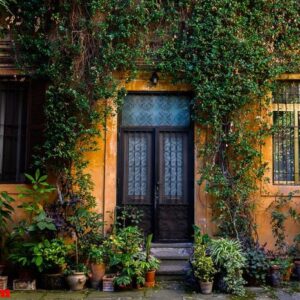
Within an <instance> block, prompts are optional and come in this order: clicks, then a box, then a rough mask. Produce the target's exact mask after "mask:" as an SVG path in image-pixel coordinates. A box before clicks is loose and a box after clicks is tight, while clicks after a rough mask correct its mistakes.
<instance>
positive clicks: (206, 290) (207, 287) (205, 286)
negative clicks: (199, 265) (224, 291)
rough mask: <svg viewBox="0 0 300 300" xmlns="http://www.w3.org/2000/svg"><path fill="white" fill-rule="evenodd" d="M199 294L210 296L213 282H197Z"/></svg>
mask: <svg viewBox="0 0 300 300" xmlns="http://www.w3.org/2000/svg"><path fill="white" fill-rule="evenodd" d="M199 284H200V288H201V293H202V294H204V295H208V294H211V292H212V288H213V282H203V281H199Z"/></svg>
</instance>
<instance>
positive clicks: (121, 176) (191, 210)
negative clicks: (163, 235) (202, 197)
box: [116, 91, 195, 243]
mask: <svg viewBox="0 0 300 300" xmlns="http://www.w3.org/2000/svg"><path fill="white" fill-rule="evenodd" d="M130 94H133V95H145V96H146V95H178V96H181V95H185V96H191V93H190V92H151V91H150V92H144V91H136V92H135V91H130V92H129V93H128V95H130ZM121 124H122V110H121V111H120V113H119V114H118V124H117V185H116V186H117V205H118V206H120V207H121V206H122V205H123V204H122V196H123V185H122V183H123V180H124V172H123V166H124V159H123V158H124V155H123V151H122V145H123V144H124V134H123V132H124V131H127V132H128V131H131V130H132V131H135V132H137V131H148V132H152V133H153V143H152V153H153V154H154V158H153V159H154V172H152V178H151V179H152V186H151V191H152V193H153V191H155V187H156V183H157V178H158V172H159V168H158V167H159V166H158V161H159V160H158V155H159V146H158V145H159V143H158V142H156V143H155V142H154V141H158V138H159V132H160V131H170V132H172V131H175V132H176V131H177V132H180V131H183V132H188V151H190V152H191V155H188V169H189V170H190V176H189V178H188V189H189V195H188V197H189V198H188V201H189V203H188V204H189V211H188V220H187V221H188V226H189V228H190V232H189V236H190V239H189V240H187V242H188V241H192V233H193V228H192V225H193V224H194V223H195V220H194V217H195V216H194V199H195V191H194V180H195V157H194V151H195V148H194V147H195V146H194V122H193V121H192V118H191V121H190V126H189V127H180V126H178V127H176V126H124V127H122V126H121ZM188 154H189V153H188ZM151 197H154V194H152V195H151ZM157 205H158V203H157V201H153V203H152V204H151V206H152V208H153V212H152V216H151V220H152V224H151V226H152V233H153V241H154V242H162V243H171V242H178V241H179V240H171V239H170V240H168V241H167V242H166V241H159V240H157V237H158V232H157V231H158V224H157V222H156V221H157V216H156V214H157V210H156V209H157Z"/></svg>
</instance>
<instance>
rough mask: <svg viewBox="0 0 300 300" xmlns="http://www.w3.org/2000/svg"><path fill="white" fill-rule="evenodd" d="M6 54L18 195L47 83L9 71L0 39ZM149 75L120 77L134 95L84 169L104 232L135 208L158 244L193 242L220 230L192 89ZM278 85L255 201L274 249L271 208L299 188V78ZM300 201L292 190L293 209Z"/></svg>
mask: <svg viewBox="0 0 300 300" xmlns="http://www.w3.org/2000/svg"><path fill="white" fill-rule="evenodd" d="M1 50H2V52H1V53H2V56H1V61H0V81H1V82H0V190H2V191H7V192H9V193H10V194H12V195H17V194H18V189H17V188H18V186H19V185H22V184H24V176H23V173H24V171H25V170H26V166H27V165H28V164H29V163H30V157H31V152H32V149H33V147H34V145H36V144H37V143H39V142H40V138H41V132H42V130H43V125H42V124H43V115H42V103H43V101H44V97H45V93H44V91H45V83H43V82H33V81H30V82H29V81H27V79H26V77H24V76H22V74H20V72H19V71H18V70H17V69H15V68H14V67H13V63H12V61H10V55H9V51H10V50H9V41H2V42H1ZM152 75H153V73H152V72H140V74H139V75H138V76H137V77H136V79H135V80H133V81H131V82H129V83H126V82H125V80H124V81H122V80H121V85H122V86H124V87H125V88H126V90H127V91H128V95H127V96H126V98H125V101H124V106H123V109H122V112H121V113H119V114H115V115H110V116H108V117H107V119H106V128H107V130H103V132H102V136H101V137H99V138H98V140H97V142H98V145H99V150H97V151H95V152H91V153H89V154H87V158H88V160H89V162H90V163H89V167H88V169H87V172H88V173H89V174H91V176H92V180H93V183H94V196H95V197H96V201H97V210H98V211H99V212H100V213H102V214H103V215H104V219H105V222H106V224H107V228H109V226H110V224H111V223H112V217H111V216H112V213H114V212H115V209H116V207H117V206H118V205H130V206H134V207H137V208H139V209H140V210H141V211H142V212H143V218H142V227H143V229H144V230H145V231H146V232H153V233H154V239H155V241H156V242H163V243H168V242H186V241H190V240H191V239H192V225H193V224H197V225H199V226H200V227H201V228H202V230H203V231H204V232H207V233H209V234H213V233H214V232H216V227H215V224H214V223H213V222H212V208H211V203H212V201H213V199H211V198H210V197H209V195H208V194H207V193H206V192H205V190H204V186H203V185H202V186H201V185H199V184H198V183H197V181H198V179H199V174H198V170H199V167H200V161H199V157H198V148H199V144H200V142H201V140H202V139H204V138H205V137H204V136H202V135H199V131H198V128H197V126H196V125H195V124H194V123H193V120H192V118H191V112H190V105H189V101H190V99H191V92H192V91H191V88H190V87H189V86H188V85H183V84H181V85H180V84H178V85H174V84H172V81H171V79H170V78H164V76H163V75H161V74H159V77H158V78H157V79H158V81H157V82H156V83H155V84H154V83H153V82H151V80H150V79H151V77H152ZM116 76H121V75H120V74H117V75H116ZM121 77H122V76H121ZM279 80H281V81H282V82H283V83H284V86H285V87H284V89H283V91H284V92H282V93H280V94H278V95H274V97H273V101H272V103H271V104H270V108H269V110H270V114H267V115H266V116H259V117H265V118H268V119H269V122H270V123H272V122H274V123H275V124H277V125H278V126H279V130H278V131H277V132H276V133H274V135H273V137H270V138H268V139H267V140H266V143H265V145H264V146H263V147H262V149H261V151H262V153H263V157H264V162H266V163H267V164H268V170H267V174H266V176H267V177H268V178H269V179H270V180H269V182H265V183H258V184H259V189H258V192H257V194H256V195H254V198H255V202H256V205H257V206H256V210H255V219H256V222H257V224H258V235H259V239H260V241H261V243H263V244H264V243H267V247H268V248H272V247H273V243H274V242H273V237H272V227H271V223H270V222H271V219H270V211H269V210H268V207H269V205H270V204H271V203H272V201H274V199H275V198H276V197H278V195H280V194H282V195H288V193H290V192H292V191H297V190H298V189H299V184H300V182H299V120H300V114H299V113H300V74H289V75H282V77H281V78H279ZM99 126H100V125H99ZM298 201H299V195H298V194H297V193H296V194H295V201H294V202H293V203H294V204H293V205H295V206H296V208H297V202H298ZM17 213H18V212H17ZM17 217H18V215H17V216H16V218H17ZM299 230H300V228H299V226H298V225H295V224H294V223H292V221H290V223H288V224H287V233H288V238H289V241H290V242H292V240H293V237H294V236H295V234H297V233H298V232H299Z"/></svg>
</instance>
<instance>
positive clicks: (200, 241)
mask: <svg viewBox="0 0 300 300" xmlns="http://www.w3.org/2000/svg"><path fill="white" fill-rule="evenodd" d="M210 242H211V238H210V237H209V236H208V235H207V234H205V235H202V234H201V230H200V228H199V227H197V226H194V247H193V248H194V251H193V256H192V258H191V264H192V267H193V272H194V275H195V277H196V278H197V279H198V280H200V281H203V282H212V281H213V278H214V275H215V273H216V271H217V270H216V269H215V267H214V263H213V260H212V258H211V257H210V256H209V255H208V245H209V243H210Z"/></svg>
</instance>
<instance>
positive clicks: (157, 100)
mask: <svg viewBox="0 0 300 300" xmlns="http://www.w3.org/2000/svg"><path fill="white" fill-rule="evenodd" d="M120 125H121V126H120V133H121V135H120V141H119V179H120V180H119V186H118V193H119V204H121V205H133V206H134V207H138V208H139V209H140V210H142V211H143V221H142V224H141V226H142V228H143V229H144V231H145V232H146V233H149V232H154V234H155V240H156V241H171V240H172V241H186V240H189V238H190V231H191V224H192V222H193V211H192V203H193V191H192V190H193V188H192V184H193V168H192V161H193V148H192V143H191V141H192V130H191V125H190V110H189V98H188V97H187V96H184V95H167V94H154V95H153V94H130V95H129V96H127V97H126V99H125V104H124V106H123V110H122V117H121V124H120Z"/></svg>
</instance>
